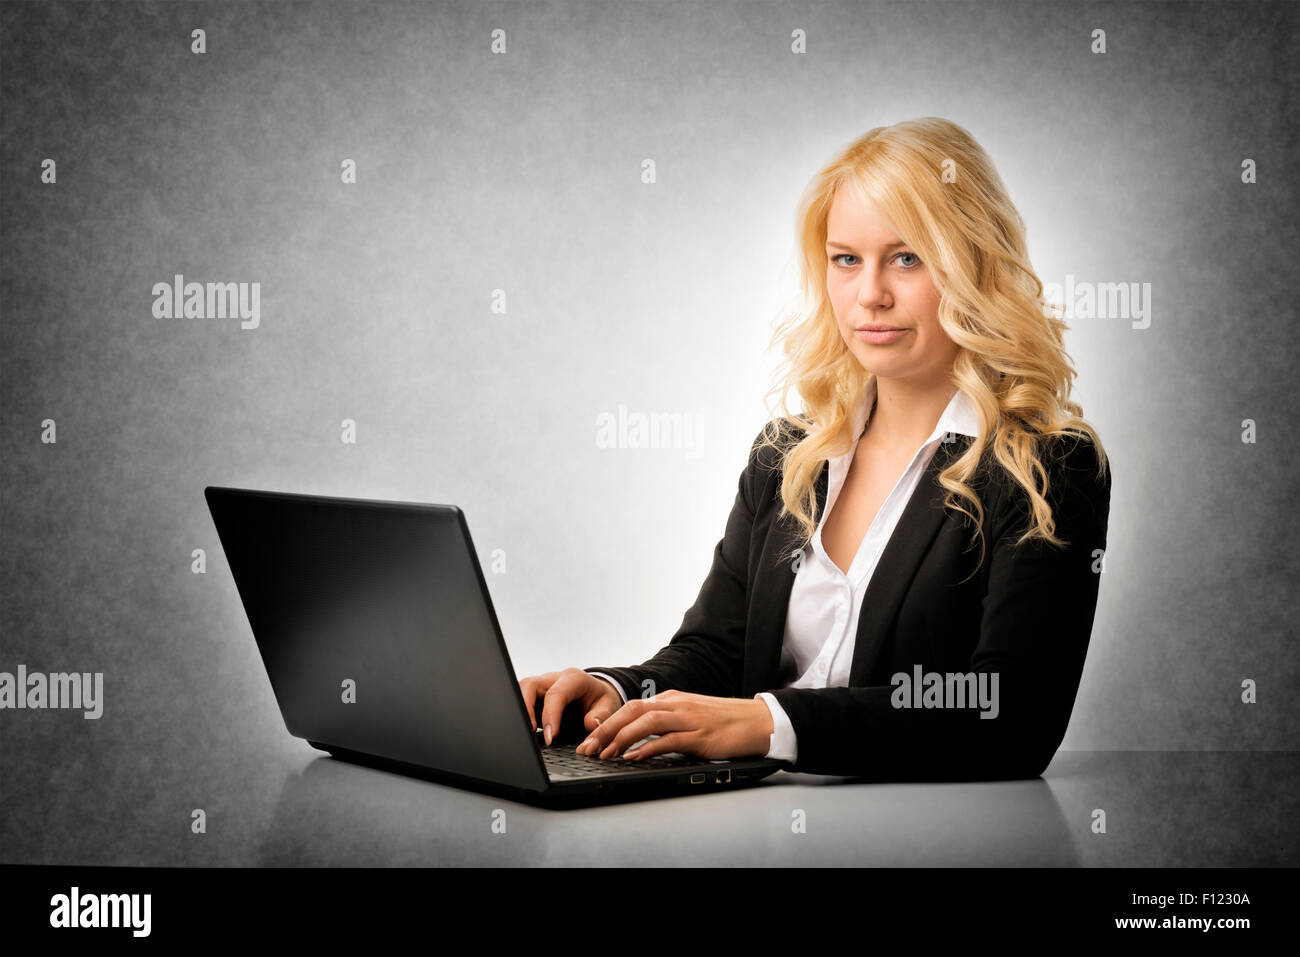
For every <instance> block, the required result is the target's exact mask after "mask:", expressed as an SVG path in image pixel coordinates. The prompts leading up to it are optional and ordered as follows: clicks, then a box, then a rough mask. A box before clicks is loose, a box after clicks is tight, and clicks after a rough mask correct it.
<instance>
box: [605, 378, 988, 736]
mask: <svg viewBox="0 0 1300 957" xmlns="http://www.w3.org/2000/svg"><path fill="white" fill-rule="evenodd" d="M875 397H876V380H875V377H874V376H873V377H872V379H871V382H870V383H869V384H868V386H867V388H866V389H865V390H864V392H863V396H862V402H861V403H860V404H859V406H858V408H857V409H856V410H855V411H854V418H853V425H854V427H853V431H852V434H853V436H854V438H853V442H852V445H851V446H850V448H849V450H848V451H847V452H845V453H844V454H843V455H839V456H836V457H835V458H832V459H830V460H829V472H828V475H827V486H826V506H825V508H823V509H822V514H821V515H820V517H819V520H818V523H817V531H816V532H815V533H814V534H813V538H812V542H811V543H810V545H809V546H808V548H806V549H805V550H804V559H803V561H802V562H801V563H800V567H799V571H798V572H797V573H796V575H795V579H794V585H793V587H792V588H791V590H790V604H789V606H788V609H787V612H786V620H785V636H784V639H783V640H782V643H781V667H780V672H779V673H780V674H781V676H782V679H783V681H784V684H783V685H782V687H786V688H834V687H848V683H849V669H850V667H851V666H852V664H853V649H854V646H855V644H856V641H857V632H858V619H859V618H860V617H861V614H862V600H863V597H864V596H865V594H866V591H867V585H868V584H869V583H870V582H871V575H872V573H873V572H874V571H875V570H876V564H877V563H878V562H879V561H880V555H881V553H882V552H883V551H884V550H885V546H886V545H887V544H888V543H889V539H890V536H891V535H892V534H893V532H894V526H896V525H897V524H898V520H899V518H900V517H901V516H902V514H903V509H904V508H905V507H906V505H907V503H908V501H909V500H910V499H911V497H912V494H913V493H914V492H915V491H916V488H917V486H918V485H919V484H920V481H921V476H922V475H924V474H925V470H926V467H927V466H928V465H929V464H930V460H931V459H932V458H933V457H934V453H935V452H937V451H938V449H939V446H940V445H941V444H942V443H943V439H944V436H945V435H946V434H947V433H949V432H955V433H958V434H960V435H969V436H972V437H973V436H975V435H977V434H978V429H979V416H978V414H977V412H976V407H975V403H974V401H973V400H972V399H971V398H970V397H969V396H968V395H967V394H966V393H965V392H963V391H962V390H960V389H958V390H957V391H956V392H955V393H953V396H952V398H951V399H950V400H949V401H948V405H947V407H946V408H945V409H944V410H943V413H942V414H941V415H940V416H939V421H938V423H937V424H936V425H935V427H934V431H933V432H931V433H930V437H929V438H928V439H926V440H925V441H924V442H923V443H922V444H921V447H920V448H918V449H917V450H916V454H915V455H913V456H912V461H911V464H910V465H909V466H908V467H907V469H906V470H905V471H904V472H903V474H902V475H901V476H900V477H899V479H898V481H897V482H896V483H895V484H894V487H893V489H892V490H891V491H890V493H889V495H888V496H886V498H885V501H884V503H883V504H881V506H880V511H879V512H877V513H876V517H875V518H874V519H873V520H872V522H871V526H870V527H869V528H868V529H867V532H866V534H865V535H864V536H863V538H862V543H861V545H859V546H858V551H857V554H856V555H854V557H853V562H852V564H851V565H849V570H848V573H847V574H845V573H844V572H843V571H841V570H840V568H839V566H837V565H836V564H835V563H834V562H833V561H831V559H830V556H828V555H827V554H826V549H825V548H824V547H823V546H822V527H823V526H824V525H825V524H826V516H827V515H829V514H830V511H831V509H832V508H834V507H835V500H836V499H837V498H838V497H839V493H840V489H841V488H843V486H844V479H845V477H846V476H847V475H848V472H849V466H850V465H851V464H852V462H853V456H854V453H856V452H857V448H858V439H859V438H860V437H861V435H862V432H863V429H864V428H865V427H866V424H867V419H868V415H869V413H870V411H871V409H872V405H873V403H874V401H875ZM592 674H595V675H597V676H598V677H601V678H605V679H606V680H607V681H609V682H610V683H611V684H613V685H614V687H615V688H618V693H619V696H620V697H622V698H623V700H624V702H625V703H626V701H627V697H626V695H624V694H623V689H622V687H621V686H620V685H619V683H618V682H617V681H615V680H614V679H613V678H611V677H610V676H609V675H603V674H600V673H599V672H592ZM755 697H757V698H761V699H762V700H763V701H764V702H765V703H766V704H767V707H768V710H769V711H771V712H772V726H773V728H774V730H773V732H772V735H771V737H770V739H769V744H768V750H767V754H765V755H764V757H767V758H774V759H777V760H781V761H794V760H796V758H797V756H798V753H799V749H798V741H797V740H796V739H795V733H794V728H793V727H792V726H791V724H790V719H789V717H787V715H786V713H785V709H784V708H782V707H781V705H780V704H779V703H778V702H777V700H776V698H775V697H774V696H773V695H771V694H769V693H768V692H765V691H764V692H760V693H759V694H757V695H755Z"/></svg>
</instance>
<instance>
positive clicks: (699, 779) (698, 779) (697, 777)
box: [691, 771, 704, 784]
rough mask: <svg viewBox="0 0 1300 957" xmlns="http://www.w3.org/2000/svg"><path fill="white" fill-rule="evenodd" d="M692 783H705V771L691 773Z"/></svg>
mask: <svg viewBox="0 0 1300 957" xmlns="http://www.w3.org/2000/svg"><path fill="white" fill-rule="evenodd" d="M691 783H692V784H703V783H704V772H703V771H701V772H699V773H698V774H692V775H691Z"/></svg>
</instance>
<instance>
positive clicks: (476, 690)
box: [204, 486, 781, 806]
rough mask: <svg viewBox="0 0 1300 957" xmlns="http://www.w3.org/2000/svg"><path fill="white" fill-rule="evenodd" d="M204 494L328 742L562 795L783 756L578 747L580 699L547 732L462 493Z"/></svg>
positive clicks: (731, 783) (278, 690)
mask: <svg viewBox="0 0 1300 957" xmlns="http://www.w3.org/2000/svg"><path fill="white" fill-rule="evenodd" d="M204 495H205V497H206V498H207V502H208V508H209V510H210V511H211V513H212V520H213V523H214V524H215V525H216V529H217V534H218V536H219V537H220V539H221V545H222V548H223V549H224V550H225V553H226V559H227V561H228V562H229V564H230V570H231V574H232V575H233V576H234V580H235V586H236V588H237V589H238V591H239V596H240V598H241V599H242V600H243V604H244V611H245V612H246V613H247V615H248V622H249V625H250V626H251V627H252V631H253V637H254V639H255V640H256V642H257V647H258V649H259V650H260V651H261V654H262V661H263V663H264V664H265V666H266V673H267V676H268V677H269V678H270V680H271V688H272V690H273V691H274V693H275V697H276V700H277V702H278V703H279V705H280V713H281V715H282V716H283V717H284V723H285V726H286V727H287V728H288V730H289V733H290V734H292V735H294V736H296V737H299V738H303V739H305V740H306V741H307V742H308V743H309V744H311V745H312V746H313V747H316V748H319V749H321V750H322V751H328V752H329V753H330V754H332V755H333V756H334V757H336V758H340V759H343V760H347V761H352V762H356V763H359V764H366V765H370V766H373V767H380V768H384V769H387V770H393V771H398V772H401V773H404V774H411V775H416V776H420V777H427V778H430V779H433V780H438V781H443V782H445V783H449V784H454V785H457V786H462V787H470V788H473V789H475V790H481V791H488V792H491V793H501V794H505V795H507V796H510V797H514V798H517V799H520V800H524V801H528V802H530V803H535V804H541V805H555V806H565V805H575V804H579V805H580V804H592V803H609V802H617V801H622V800H639V799H642V798H649V797H664V796H672V795H677V794H695V793H701V792H706V791H711V790H718V789H723V788H734V787H743V786H745V785H748V784H752V783H753V782H755V781H758V780H759V779H761V778H764V777H766V776H767V775H769V774H771V773H773V772H774V771H777V770H780V767H781V764H780V762H778V761H774V760H769V759H765V758H754V759H748V760H732V761H708V760H704V759H701V758H698V757H693V756H688V755H683V754H680V753H677V754H671V755H659V756H656V757H652V758H645V759H642V760H640V761H627V760H623V759H613V760H604V761H602V760H601V759H600V758H598V757H594V756H590V755H582V754H578V753H577V751H576V750H575V747H576V746H577V745H578V744H579V743H581V741H582V740H583V739H584V738H585V737H586V731H585V730H584V729H583V728H582V724H581V717H582V716H581V715H580V714H578V713H577V712H578V709H577V708H576V707H570V708H569V709H568V710H567V711H566V714H565V720H564V722H563V724H562V725H561V727H560V729H559V734H558V735H556V736H555V738H554V739H553V743H552V744H551V746H549V747H547V746H546V745H545V744H544V740H543V738H542V733H541V731H540V730H538V729H535V728H534V729H532V730H531V731H530V728H529V725H530V723H531V722H530V721H529V718H528V712H527V711H526V710H525V708H524V700H523V695H522V694H521V693H520V690H519V684H518V680H517V679H516V677H515V672H514V668H513V667H511V664H510V655H509V653H508V652H507V651H506V645H505V641H504V639H503V638H502V636H501V629H500V626H499V625H498V623H497V617H496V612H495V611H494V610H493V608H492V599H491V597H490V596H489V594H488V588H487V582H486V581H485V580H484V578H483V571H482V569H481V567H480V566H479V561H478V556H477V554H476V553H475V551H474V546H473V542H472V541H471V539H470V534H469V526H468V525H467V524H466V522H465V516H464V513H463V512H462V511H461V510H460V509H459V508H457V507H456V506H455V505H423V504H417V503H412V502H385V501H369V500H364V499H349V498H331V497H325V496H318V495H300V494H292V493H287V492H269V491H258V490H253V489H237V488H221V487H216V486H209V487H208V488H206V489H205V490H204Z"/></svg>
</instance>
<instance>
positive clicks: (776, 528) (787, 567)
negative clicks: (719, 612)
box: [740, 462, 830, 698]
mask: <svg viewBox="0 0 1300 957" xmlns="http://www.w3.org/2000/svg"><path fill="white" fill-rule="evenodd" d="M829 482H830V468H829V467H828V466H827V464H826V463H825V462H823V463H822V468H821V471H820V472H819V473H818V474H817V481H816V482H814V483H813V491H814V492H815V493H816V495H817V514H818V516H820V515H821V514H822V509H824V508H825V507H826V490H827V486H828V484H829ZM775 488H776V491H775V493H774V495H775V499H774V504H773V505H772V507H773V510H776V509H779V508H780V506H781V480H780V476H779V475H778V477H777V479H776V484H775ZM794 527H795V526H794V522H793V521H792V520H790V521H789V525H788V526H781V525H777V524H776V522H775V521H774V522H773V524H772V526H771V528H770V530H769V532H768V535H767V540H766V542H765V543H764V548H763V549H762V552H761V553H760V557H759V566H758V568H757V569H756V570H755V572H754V584H753V590H752V593H751V596H750V602H749V618H748V620H747V622H746V625H745V628H746V632H747V634H748V636H749V640H748V641H747V642H746V644H747V646H748V647H747V648H746V654H745V667H744V673H743V676H742V678H741V689H740V695H741V697H742V698H752V697H753V696H754V695H756V694H758V693H759V692H760V691H771V690H772V689H773V688H775V687H777V680H778V676H779V674H780V669H781V646H782V645H783V644H784V642H785V619H786V615H787V614H788V612H789V610H790V591H791V589H793V588H794V576H795V573H794V558H795V555H796V554H797V553H796V551H795V544H796V542H795V541H794V540H793V538H792V535H793V533H792V532H791V531H790V529H792V528H794Z"/></svg>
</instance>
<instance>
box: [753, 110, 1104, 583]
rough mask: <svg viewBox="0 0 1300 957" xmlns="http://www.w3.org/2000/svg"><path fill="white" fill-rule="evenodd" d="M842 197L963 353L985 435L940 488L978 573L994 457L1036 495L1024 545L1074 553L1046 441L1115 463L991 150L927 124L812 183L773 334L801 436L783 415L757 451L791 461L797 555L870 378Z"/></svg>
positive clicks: (955, 375)
mask: <svg viewBox="0 0 1300 957" xmlns="http://www.w3.org/2000/svg"><path fill="white" fill-rule="evenodd" d="M840 189H851V190H856V191H857V195H859V196H861V197H864V198H866V199H869V200H870V201H871V202H873V203H874V204H875V205H876V206H877V207H879V208H880V209H881V210H882V211H883V212H884V213H885V215H886V216H887V217H888V218H889V220H890V221H891V223H892V224H893V226H894V228H895V229H896V230H897V231H898V233H899V235H900V236H901V238H902V239H903V240H904V241H905V242H906V243H908V245H909V246H910V247H911V248H912V249H913V250H914V251H915V253H916V254H917V256H918V257H919V258H920V259H921V261H922V263H924V264H925V266H926V268H927V269H928V270H929V275H930V278H931V280H932V282H933V283H934V285H935V288H936V290H937V291H938V293H939V295H940V300H939V323H940V325H941V326H942V328H943V330H944V332H945V333H946V334H947V335H948V337H949V338H950V339H951V340H952V341H953V342H954V343H955V344H956V345H957V346H958V347H959V351H958V354H957V357H956V359H955V361H954V363H953V367H952V379H953V381H954V383H955V384H956V385H957V387H958V388H960V389H963V390H964V391H965V392H966V393H967V394H968V395H970V396H971V398H972V399H973V400H974V403H975V406H976V407H977V410H978V417H979V420H980V427H979V430H978V431H979V435H978V436H976V437H975V439H974V440H973V441H972V442H971V444H970V447H969V448H968V449H967V450H966V452H965V453H964V454H963V455H961V456H960V457H958V458H956V459H954V461H953V462H951V463H950V464H949V465H948V466H947V467H946V468H944V469H943V470H942V472H941V473H940V475H939V482H940V484H941V485H942V486H943V487H944V488H945V489H947V490H948V494H947V495H946V496H945V499H944V505H945V507H947V508H951V509H954V510H956V511H959V512H962V513H964V514H966V515H967V516H969V517H970V518H971V519H973V521H974V526H975V532H976V534H977V535H978V536H979V537H980V540H981V552H980V564H982V563H983V560H984V549H983V524H984V508H983V505H982V504H981V502H980V499H979V496H978V495H977V494H976V492H975V489H974V487H973V486H972V484H971V480H972V478H973V476H974V475H975V474H976V471H977V469H978V468H979V466H980V463H981V461H983V460H985V458H986V450H988V451H989V452H990V454H991V455H992V457H993V458H994V459H996V461H997V462H998V463H999V464H1000V465H1001V466H1002V467H1003V468H1004V469H1005V470H1006V472H1007V473H1009V474H1010V476H1011V477H1012V478H1013V479H1014V480H1015V482H1016V483H1018V484H1019V485H1020V486H1021V487H1023V488H1024V489H1025V491H1026V493H1027V495H1028V499H1029V502H1030V505H1031V509H1032V515H1031V519H1030V523H1029V527H1028V528H1027V530H1026V531H1025V533H1024V534H1023V535H1021V537H1020V539H1019V541H1018V542H1017V543H1016V544H1020V542H1024V541H1026V540H1028V539H1031V538H1042V539H1044V540H1045V541H1047V542H1049V543H1051V544H1053V545H1064V544H1067V543H1066V542H1065V541H1064V540H1062V539H1060V538H1058V537H1057V536H1056V526H1055V522H1054V521H1053V518H1052V509H1051V506H1050V505H1049V503H1048V501H1047V493H1048V472H1047V468H1046V467H1045V464H1044V461H1043V460H1044V456H1045V454H1046V452H1047V448H1048V443H1049V442H1050V441H1051V440H1052V437H1054V436H1077V437H1084V438H1087V439H1089V440H1091V441H1092V443H1093V444H1094V446H1095V449H1096V453H1097V458H1098V461H1099V463H1100V466H1101V470H1102V473H1103V474H1104V472H1105V470H1106V467H1107V466H1106V453H1105V451H1104V450H1103V449H1102V446H1101V440H1100V437H1099V436H1098V435H1097V433H1096V432H1095V431H1094V430H1093V428H1092V427H1091V426H1090V425H1089V424H1088V423H1087V422H1085V421H1084V420H1083V418H1082V417H1081V415H1082V409H1081V408H1080V407H1079V405H1078V404H1076V403H1075V402H1072V401H1071V400H1070V390H1071V385H1072V382H1073V380H1074V378H1075V375H1076V373H1075V370H1074V367H1073V365H1072V364H1071V362H1070V358H1069V356H1068V354H1067V353H1066V351H1065V346H1064V332H1065V330H1066V329H1067V328H1068V326H1067V325H1066V323H1065V322H1064V320H1063V319H1061V318H1060V316H1058V315H1056V314H1055V312H1054V311H1052V310H1050V309H1049V307H1048V305H1047V304H1046V303H1045V302H1044V301H1043V284H1042V281H1041V280H1040V279H1039V278H1038V276H1037V275H1036V274H1035V273H1034V269H1033V266H1032V265H1031V264H1030V261H1029V256H1028V253H1027V246H1026V242H1025V225H1024V222H1023V220H1022V219H1021V217H1020V214H1019V212H1018V211H1017V210H1016V208H1015V206H1014V205H1013V204H1012V202H1011V199H1010V197H1009V196H1008V194H1007V189H1006V186H1005V185H1004V184H1003V182H1002V179H1001V177H999V175H998V173H997V170H996V169H995V168H994V166H993V162H992V160H991V159H990V158H989V156H988V154H987V153H985V151H984V149H983V147H981V146H980V145H979V143H977V142H976V141H975V139H974V137H972V136H971V135H970V133H968V132H967V131H966V130H964V129H963V128H962V127H960V126H958V125H957V124H955V123H952V122H951V121H949V120H945V119H941V118H938V117H924V118H921V119H915V120H909V121H906V122H902V123H895V124H894V125H892V126H882V127H877V128H876V129H873V130H870V131H868V132H867V133H865V134H863V135H862V136H860V137H859V138H858V139H856V140H854V141H853V142H852V143H850V144H849V145H848V146H847V147H846V148H845V149H843V150H842V151H841V152H840V153H839V154H838V155H836V156H835V157H833V158H832V159H831V160H830V161H829V162H828V163H827V164H826V165H825V166H823V167H822V169H821V170H820V171H819V172H818V173H817V174H816V176H814V177H813V179H812V180H811V182H810V183H809V184H808V186H807V187H806V188H805V190H804V193H803V195H802V197H801V199H800V202H799V206H798V211H797V214H796V217H795V231H796V238H797V242H798V245H799V254H800V258H799V267H800V285H801V290H802V295H803V300H804V301H803V305H802V307H801V308H800V309H798V310H796V311H795V312H794V313H792V314H790V315H788V316H787V317H786V318H785V319H784V321H782V322H780V323H779V324H778V326H777V328H776V332H775V334H774V335H773V338H772V345H776V344H780V346H781V348H782V351H783V352H784V354H785V357H786V358H785V360H784V362H783V363H782V367H781V369H780V370H778V375H777V378H778V382H777V385H776V386H774V387H773V389H772V390H770V391H769V392H768V397H769V398H770V397H771V396H772V395H773V394H774V393H777V392H779V393H780V398H781V405H780V411H781V414H782V415H783V416H784V418H785V419H786V420H787V421H788V423H789V424H790V425H791V426H793V427H794V428H796V429H801V430H803V431H804V432H805V436H804V438H803V439H802V440H800V441H798V442H797V443H794V444H791V441H790V440H791V438H792V433H790V432H788V431H786V429H785V428H783V427H782V423H781V422H780V421H779V419H774V420H773V422H771V423H769V427H768V428H765V429H764V431H763V435H762V437H761V439H760V441H759V445H760V446H772V447H774V448H776V449H778V450H779V452H780V453H781V457H780V459H779V462H780V468H781V470H782V472H783V476H782V480H781V499H782V506H781V512H780V517H781V518H787V517H792V518H793V519H794V520H795V521H796V522H797V524H798V527H799V529H800V530H801V532H802V542H801V545H800V546H797V547H805V548H806V547H807V545H808V543H809V542H810V541H811V539H812V536H813V533H814V532H815V531H816V528H817V521H818V518H817V515H816V509H817V497H816V493H815V490H814V485H815V483H816V480H817V477H818V475H819V474H820V470H821V468H822V466H823V463H824V462H825V461H826V460H827V459H828V458H830V457H832V456H834V455H840V454H843V453H844V452H846V451H847V450H848V448H849V447H850V445H851V443H852V440H853V436H852V435H851V434H850V433H851V432H852V431H853V429H852V426H853V414H852V412H853V409H854V408H855V407H856V404H857V403H858V402H859V401H860V399H861V396H862V395H863V389H865V388H866V387H867V386H868V384H869V383H870V381H871V377H872V375H873V374H872V373H870V372H868V371H867V370H866V369H864V368H863V367H862V365H861V363H859V362H858V360H857V358H856V357H855V356H854V355H853V353H852V352H850V351H849V348H848V346H847V345H846V344H845V342H844V340H843V338H842V337H841V335H840V331H839V327H838V325H837V324H836V321H835V313H834V311H833V310H832V306H831V301H830V297H829V294H828V292H827V286H826V270H827V255H826V245H825V244H826V229H827V225H826V224H827V219H828V217H829V215H830V209H831V204H832V202H833V201H834V198H835V195H836V192H837V191H838V190H840ZM769 348H771V345H770V346H769ZM791 389H797V390H798V392H799V395H800V396H801V397H802V399H803V401H804V405H805V408H804V411H803V412H801V413H798V414H792V413H791V412H790V410H789V408H788V406H787V398H788V396H789V393H790V390H791ZM963 503H966V504H969V505H970V507H971V508H970V509H968V508H967V507H965V505H964V504H963ZM971 509H973V511H972V510H971ZM976 567H977V568H978V567H979V566H978V565H977V566H976Z"/></svg>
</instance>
